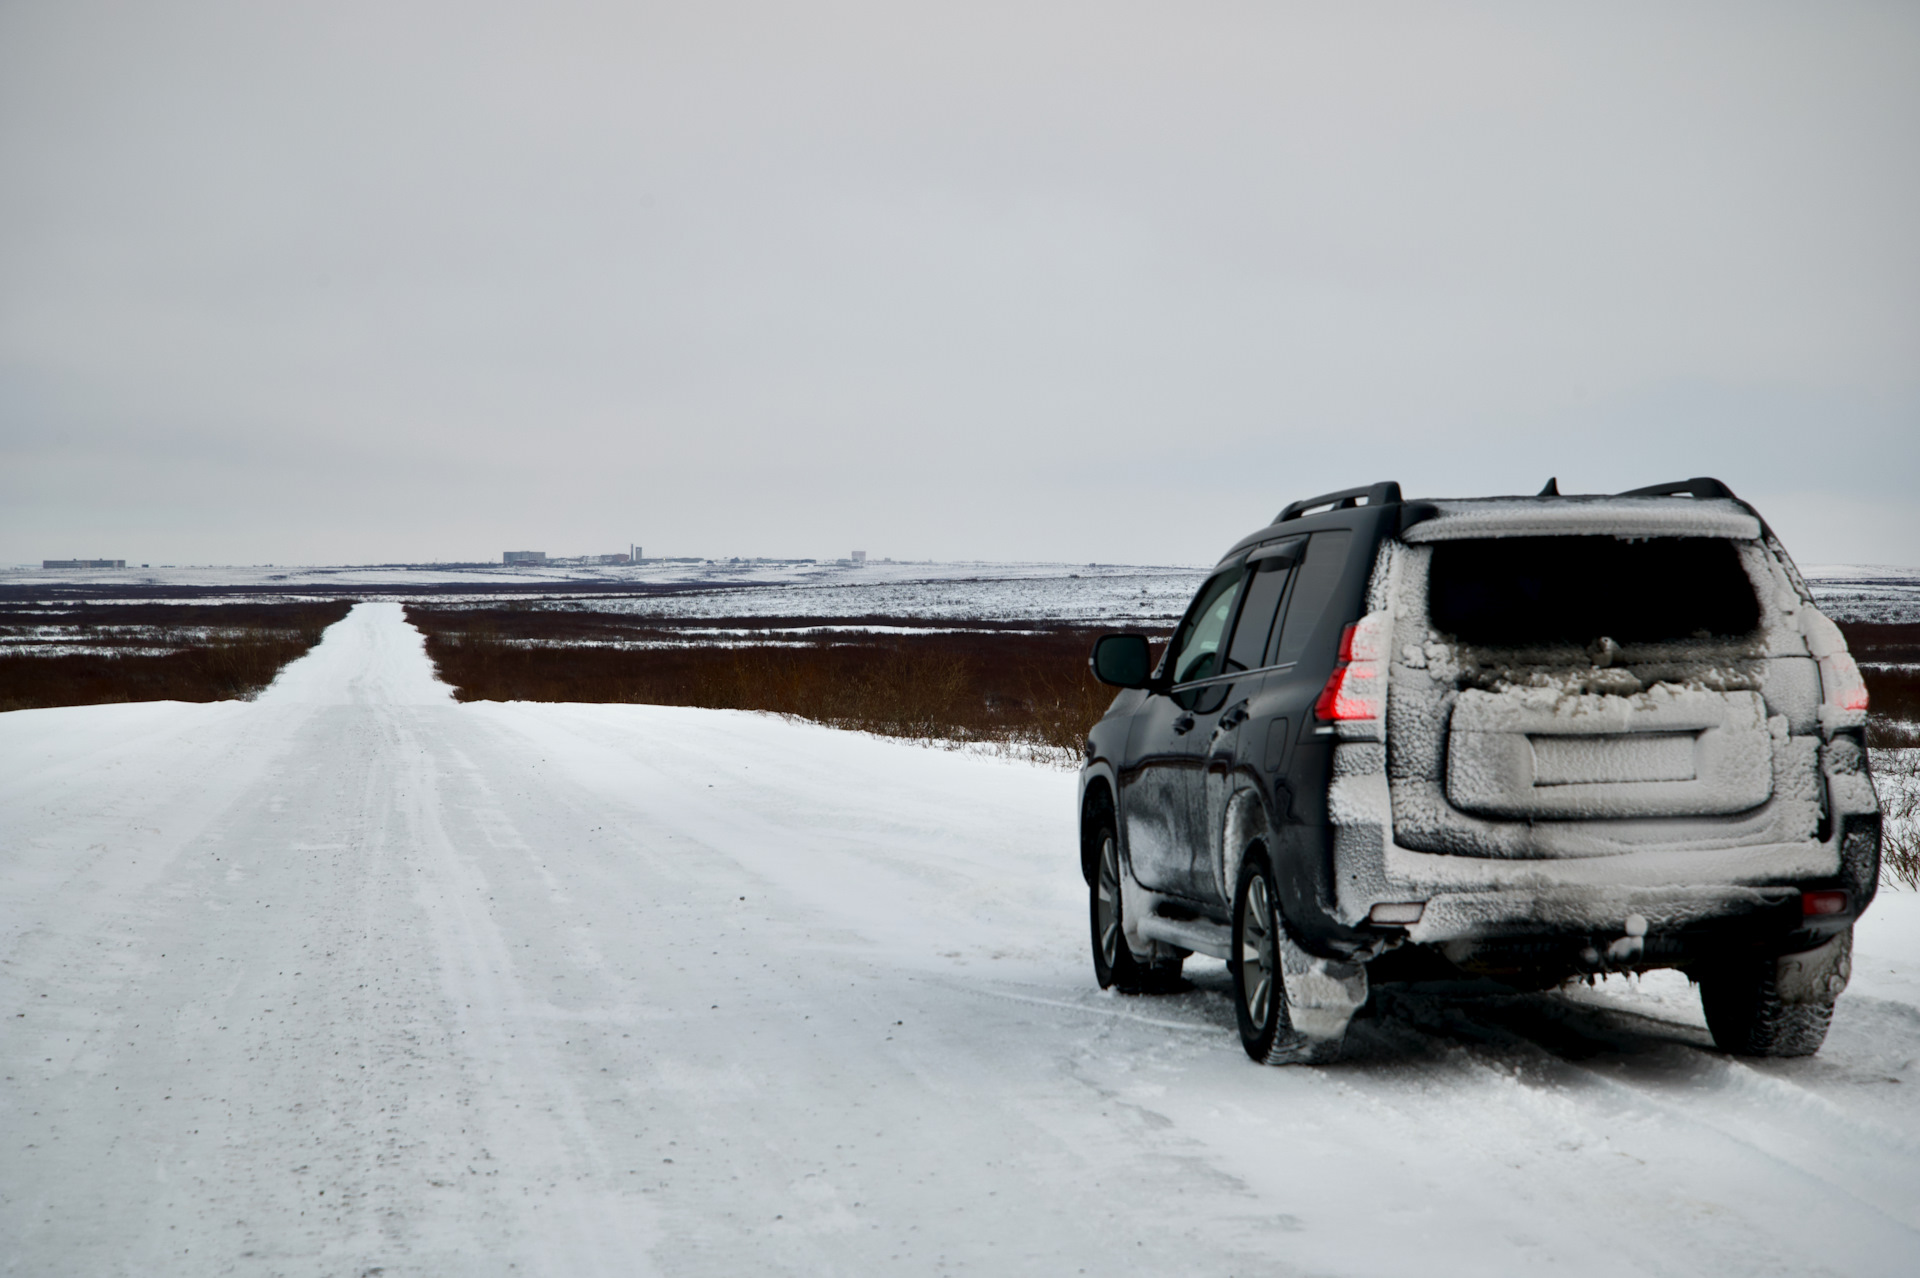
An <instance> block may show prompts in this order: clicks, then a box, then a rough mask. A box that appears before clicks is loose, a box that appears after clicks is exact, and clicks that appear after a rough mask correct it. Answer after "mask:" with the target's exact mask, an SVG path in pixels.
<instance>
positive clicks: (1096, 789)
mask: <svg viewBox="0 0 1920 1278" xmlns="http://www.w3.org/2000/svg"><path fill="white" fill-rule="evenodd" d="M1114 796H1115V791H1114V785H1113V773H1112V771H1111V770H1110V769H1108V768H1107V767H1106V766H1105V765H1104V764H1095V765H1093V766H1091V767H1089V768H1087V769H1086V770H1085V771H1084V772H1082V773H1081V774H1080V877H1081V878H1083V879H1085V880H1086V881H1087V885H1088V886H1089V887H1091V886H1093V876H1094V872H1095V865H1096V862H1097V861H1098V859H1099V856H1100V849H1099V847H1098V846H1097V844H1096V843H1095V840H1094V837H1093V830H1094V828H1095V823H1096V821H1097V820H1098V818H1099V817H1100V816H1102V815H1104V816H1108V817H1111V818H1112V819H1113V826H1114V838H1115V839H1118V838H1119V837H1120V812H1119V805H1118V804H1117V802H1116V801H1115V797H1114Z"/></svg>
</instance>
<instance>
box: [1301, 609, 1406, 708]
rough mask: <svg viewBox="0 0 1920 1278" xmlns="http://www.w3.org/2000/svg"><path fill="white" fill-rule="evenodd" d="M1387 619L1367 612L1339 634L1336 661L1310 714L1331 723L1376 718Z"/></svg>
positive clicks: (1381, 700)
mask: <svg viewBox="0 0 1920 1278" xmlns="http://www.w3.org/2000/svg"><path fill="white" fill-rule="evenodd" d="M1390 621H1391V619H1390V618H1389V617H1388V615H1387V614H1386V613H1384V612H1370V613H1368V614H1367V615H1366V616H1364V617H1362V618H1360V620H1358V621H1356V622H1354V623H1353V624H1352V625H1350V626H1348V627H1347V628H1346V629H1345V630H1343V631H1342V632H1341V633H1340V664H1339V665H1337V666H1335V667H1334V668H1333V674H1332V675H1331V676H1330V677H1329V678H1328V679H1327V686H1326V687H1324V688H1322V689H1321V690H1320V696H1319V698H1318V699H1317V700H1315V701H1314V703H1313V713H1314V715H1315V717H1317V718H1320V719H1326V720H1331V721H1334V722H1340V721H1351V720H1355V719H1378V718H1379V717H1380V712H1381V710H1382V709H1383V708H1384V707H1385V705H1386V689H1385V688H1384V687H1383V686H1382V685H1381V682H1380V676H1381V674H1382V673H1383V665H1384V660H1383V659H1384V658H1385V656H1386V649H1387V638H1388V635H1389V633H1390V630H1391V626H1390Z"/></svg>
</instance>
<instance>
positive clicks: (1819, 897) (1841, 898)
mask: <svg viewBox="0 0 1920 1278" xmlns="http://www.w3.org/2000/svg"><path fill="white" fill-rule="evenodd" d="M1846 912H1847V894H1846V893H1845V892H1802V893H1801V894H1800V917H1802V918H1808V919H1815V918H1820V917H1821V916H1823V915H1829V914H1845V913H1846Z"/></svg>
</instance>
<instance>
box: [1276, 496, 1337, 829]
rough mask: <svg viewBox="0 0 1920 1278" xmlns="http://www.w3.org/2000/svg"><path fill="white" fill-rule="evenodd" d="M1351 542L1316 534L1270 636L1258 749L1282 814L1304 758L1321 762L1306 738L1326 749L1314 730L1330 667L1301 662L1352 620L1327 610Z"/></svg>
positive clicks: (1329, 533)
mask: <svg viewBox="0 0 1920 1278" xmlns="http://www.w3.org/2000/svg"><path fill="white" fill-rule="evenodd" d="M1353 542H1354V535H1353V533H1352V532H1351V531H1349V530H1347V529H1333V530H1330V531H1327V532H1317V533H1315V534H1313V536H1312V537H1311V538H1310V539H1309V540H1308V542H1307V545H1306V553H1305V556H1304V558H1303V559H1302V560H1301V562H1300V564H1299V566H1298V567H1296V568H1295V569H1294V581H1293V586H1292V589H1291V591H1290V592H1289V593H1288V596H1287V599H1286V606H1285V608H1284V609H1283V611H1282V613H1281V616H1280V620H1279V623H1278V624H1277V625H1275V626H1274V628H1273V637H1272V639H1271V640H1270V641H1269V642H1270V649H1269V656H1268V662H1269V663H1270V664H1271V666H1272V667H1273V668H1272V670H1270V671H1269V673H1268V675H1267V680H1266V683H1265V685H1264V686H1263V688H1262V691H1261V698H1260V700H1261V709H1262V716H1263V719H1264V721H1265V722H1266V724H1267V727H1266V730H1265V739H1264V740H1263V741H1261V743H1260V746H1259V753H1260V768H1261V771H1262V772H1264V773H1265V774H1267V775H1268V776H1271V777H1273V778H1274V781H1275V790H1276V794H1275V802H1276V807H1277V809H1279V813H1284V811H1285V809H1286V808H1287V807H1288V806H1289V805H1290V799H1291V795H1292V792H1293V789H1294V787H1293V785H1292V783H1291V782H1290V781H1289V780H1288V778H1289V777H1290V776H1292V775H1294V774H1295V773H1296V771H1297V770H1298V766H1299V765H1300V764H1302V763H1303V762H1304V763H1306V764H1307V765H1308V767H1309V770H1312V769H1313V768H1315V767H1317V766H1318V764H1319V762H1320V761H1319V760H1302V759H1301V758H1300V757H1299V756H1300V753H1301V751H1300V746H1301V743H1302V742H1305V743H1306V747H1307V752H1308V753H1320V752H1323V751H1324V750H1325V749H1326V747H1325V746H1324V744H1323V743H1319V742H1317V740H1316V738H1315V737H1314V735H1313V728H1314V724H1313V703H1314V701H1315V700H1316V699H1318V697H1319V696H1320V689H1321V688H1322V687H1324V686H1325V684H1326V681H1327V676H1328V675H1330V674H1331V673H1332V671H1331V670H1330V669H1322V668H1321V666H1322V664H1324V663H1321V662H1318V661H1305V662H1303V661H1302V658H1303V657H1304V656H1307V655H1308V653H1309V650H1310V649H1311V650H1312V651H1314V652H1322V651H1324V650H1325V648H1326V644H1325V643H1324V642H1322V643H1318V644H1316V643H1315V640H1316V639H1320V638H1322V636H1323V631H1325V630H1326V629H1327V628H1328V627H1338V626H1344V625H1345V624H1346V623H1347V622H1348V621H1351V620H1353V618H1351V617H1345V616H1333V615H1330V614H1329V608H1330V606H1331V605H1332V604H1333V602H1334V598H1335V595H1336V594H1337V593H1338V592H1339V588H1340V584H1341V581H1342V579H1343V578H1344V577H1345V575H1346V568H1347V559H1348V556H1349V554H1350V553H1351V551H1352V548H1353ZM1277 815H1278V813H1277Z"/></svg>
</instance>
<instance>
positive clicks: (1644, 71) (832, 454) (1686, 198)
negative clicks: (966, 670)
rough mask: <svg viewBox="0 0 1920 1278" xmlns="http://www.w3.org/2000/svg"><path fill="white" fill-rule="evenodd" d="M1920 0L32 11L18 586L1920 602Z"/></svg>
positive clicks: (16, 111) (13, 329)
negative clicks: (960, 572)
mask: <svg viewBox="0 0 1920 1278" xmlns="http://www.w3.org/2000/svg"><path fill="white" fill-rule="evenodd" d="M1916 139H1920V6H1916V5H1912V4H1887V5H1844V4H1820V5H1812V4H1803V5H1773V4H1764V3H1740V4H1732V5H1724V6H1722V5H1692V6H1687V5H1679V6H1676V5H1671V4H1637V5H1636V4H1609V5H1598V4H1588V5H1573V4H1561V5H1542V4H1538V3H1515V4H1480V5H1452V6H1435V5H1426V4H1421V5H1412V6H1406V7H1398V6H1353V5H1341V6H1332V5H1329V6H1322V7H1320V8H1308V7H1290V6H1283V5H1274V4H1251V3H1248V4H1229V3H1202V2H1188V3H1180V4H1125V3H1097V4H1096V3H1089V4H1044V3H1032V2H1028V3H1019V4H1004V5H1000V4H991V3H978V2H973V3H967V4H964V5H962V4H949V5H921V4H910V3H871V4H805V5H801V4H792V5H777V4H724V3H722V4H715V3H701V4H682V5H672V6H647V5H641V4H567V3H543V4H540V5H526V6H506V5H485V4H475V3H463V4H449V5H426V4H411V5H393V4H378V5H359V4H349V3H340V2H338V0H334V2H330V3H327V4H313V5H295V4H290V3H283V4H276V5H267V6H260V5H255V4H231V5H219V4H172V5H166V4H128V5H90V4H85V3H80V2H78V0H56V2H53V3H28V2H23V0H0V561H22V560H37V559H39V558H41V557H43V556H56V555H60V556H64V555H69V554H74V555H114V556H119V555H125V556H127V557H128V558H130V559H132V560H134V561H136V562H141V561H145V562H154V563H158V562H169V563H173V562H189V561H191V562H209V561H212V562H246V563H252V562H268V561H271V562H341V561H367V560H409V559H429V558H437V559H470V558H488V557H494V556H497V554H498V552H499V551H500V550H502V549H504V548H507V547H516V548H517V547H521V546H527V547H536V548H543V549H547V550H550V551H554V552H556V553H559V552H579V551H590V550H614V549H620V548H624V547H625V545H626V544H627V543H628V542H629V541H635V540H637V541H640V542H642V543H643V544H644V545H646V547H647V548H648V551H649V553H663V554H770V555H829V554H844V553H845V552H846V551H847V550H848V549H849V548H852V547H860V548H864V549H867V550H869V551H870V552H871V553H873V554H875V555H893V556H895V557H915V558H920V557H930V556H931V557H943V558H945V557H986V558H1068V559H1081V560H1087V559H1100V560H1132V561H1152V562H1167V561H1196V560H1202V559H1209V558H1211V557H1212V556H1213V555H1214V554H1216V553H1217V552H1218V551H1219V550H1220V549H1221V548H1223V546H1224V544H1225V543H1226V542H1227V541H1228V540H1230V539H1231V538H1232V537H1234V536H1236V535H1238V534H1239V533H1240V532H1243V531H1245V530H1246V528H1248V527H1250V526H1251V525H1253V524H1256V523H1258V522H1260V521H1261V520H1263V519H1265V518H1269V517H1271V515H1272V513H1273V511H1274V510H1276V509H1278V507H1279V506H1280V505H1282V504H1283V503H1284V502H1286V501H1287V500H1290V499H1292V498H1294V497H1298V496H1302V495H1306V494H1309V493H1312V492H1316V491H1320V490H1322V489H1326V488H1333V487H1342V486H1346V485H1349V484H1358V483H1366V482H1370V481H1373V480H1376V479H1381V478H1398V479H1399V480H1401V481H1402V483H1403V484H1405V485H1406V486H1407V488H1408V490H1409V491H1410V492H1431V493H1480V492H1489V491H1532V490H1533V489H1535V488H1537V487H1538V486H1539V485H1540V484H1541V483H1542V482H1543V481H1544V480H1545V479H1546V477H1547V476H1548V475H1549V474H1558V475H1559V476H1560V478H1561V485H1562V487H1563V488H1564V489H1567V490H1569V491H1573V490H1583V491H1585V490H1610V489H1617V488H1621V487H1626V486H1630V485H1634V484H1640V483H1648V482H1652V481H1655V480H1661V479H1669V478H1679V477H1684V476H1687V475H1693V474H1702V473H1705V474H1715V475H1718V476H1720V477H1721V478H1723V479H1725V480H1727V482H1729V483H1730V484H1732V485H1733V487H1734V488H1735V489H1736V490H1738V491H1740V492H1741V493H1742V494H1743V495H1750V496H1751V497H1753V498H1754V499H1755V500H1756V501H1758V502H1759V503H1761V506H1762V510H1763V512H1764V513H1766V514H1767V515H1768V516H1769V517H1770V518H1771V519H1772V520H1773V522H1774V523H1775V525H1776V526H1777V527H1779V528H1780V530H1781V531H1782V533H1783V535H1785V536H1786V537H1787V539H1788V543H1789V546H1790V547H1791V548H1792V549H1793V550H1794V551H1795V552H1796V554H1797V555H1798V557H1799V558H1801V559H1802V560H1803V561H1806V562H1818V561H1835V560H1851V561H1877V562H1899V563H1909V564H1914V563H1920V517H1917V516H1920V495H1917V492H1916V490H1917V489H1920V361H1917V360H1916V355H1917V354H1920V236H1916V234H1915V229H1914V228H1915V227H1920V144H1916Z"/></svg>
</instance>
